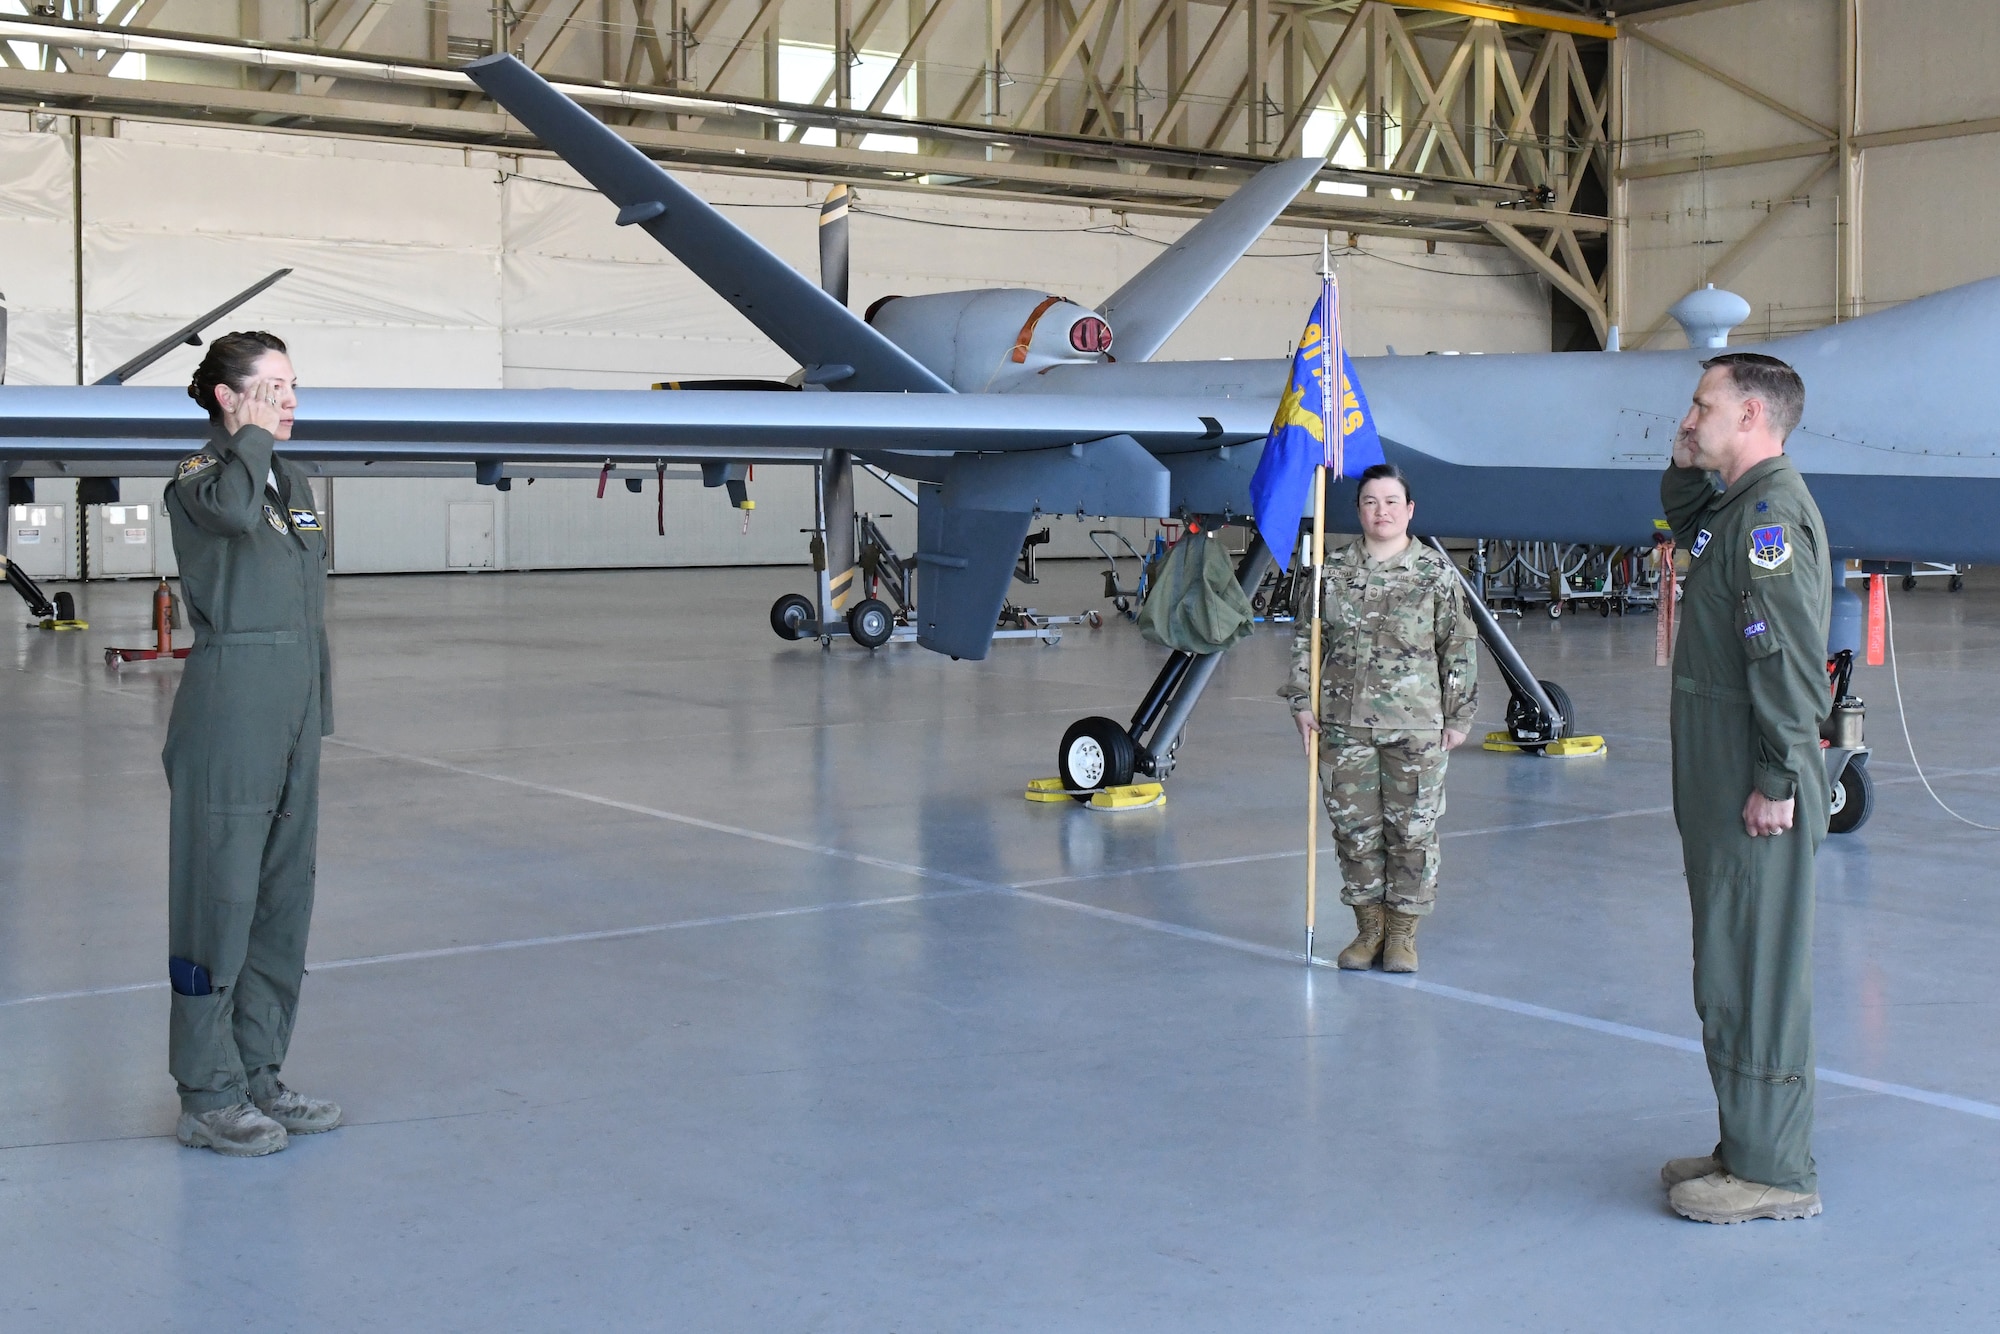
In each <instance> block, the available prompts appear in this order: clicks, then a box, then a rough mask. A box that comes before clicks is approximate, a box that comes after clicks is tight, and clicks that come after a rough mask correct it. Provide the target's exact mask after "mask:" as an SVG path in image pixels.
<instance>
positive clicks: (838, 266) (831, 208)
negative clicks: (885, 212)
mask: <svg viewBox="0 0 2000 1334" xmlns="http://www.w3.org/2000/svg"><path fill="white" fill-rule="evenodd" d="M852 202H853V196H852V194H851V193H850V192H849V191H848V188H847V187H846V186H844V185H836V186H834V187H833V188H832V189H831V190H828V191H827V192H826V202H825V203H823V204H821V205H820V206H819V286H820V290H821V291H823V292H825V293H826V294H827V295H828V296H830V297H832V298H833V299H834V300H835V301H838V302H839V303H840V304H841V305H843V306H844V305H846V304H847V208H848V205H849V204H851V203H852Z"/></svg>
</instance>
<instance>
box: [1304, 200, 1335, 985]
mask: <svg viewBox="0 0 2000 1334" xmlns="http://www.w3.org/2000/svg"><path fill="white" fill-rule="evenodd" d="M1319 276H1320V283H1321V288H1320V290H1321V292H1322V293H1323V294H1325V295H1326V296H1327V297H1328V300H1327V303H1326V322H1327V327H1326V328H1324V329H1322V330H1320V365H1321V374H1320V398H1319V404H1320V421H1321V422H1322V423H1323V429H1324V435H1325V437H1326V443H1327V444H1328V445H1329V446H1331V449H1330V451H1329V453H1330V456H1331V459H1332V466H1333V469H1334V474H1333V475H1334V476H1335V477H1339V476H1340V471H1339V470H1340V468H1341V466H1342V463H1341V446H1342V444H1343V443H1344V442H1343V440H1342V436H1343V435H1344V434H1345V431H1344V430H1343V423H1344V421H1345V414H1343V413H1342V412H1341V403H1342V387H1341V361H1340V291H1339V289H1338V288H1336V287H1335V286H1334V284H1333V256H1332V253H1331V249H1330V246H1329V243H1328V242H1327V240H1326V238H1325V237H1321V238H1320V261H1319ZM1327 458H1328V454H1324V453H1323V454H1322V456H1321V459H1320V463H1319V466H1318V467H1316V468H1314V469H1313V528H1312V637H1311V640H1310V654H1311V656H1310V657H1309V659H1308V663H1309V666H1308V668H1307V682H1308V689H1309V690H1310V692H1311V693H1310V695H1309V697H1308V699H1307V707H1309V708H1310V709H1311V710H1312V711H1313V717H1314V719H1315V721H1317V719H1318V717H1319V692H1320V643H1321V632H1322V621H1321V608H1320V588H1321V585H1322V584H1323V583H1324V582H1325V581H1324V579H1323V578H1322V574H1323V566H1324V565H1325V563H1326V474H1327ZM1309 735H1310V736H1311V738H1312V740H1311V743H1310V744H1309V745H1308V747H1307V760H1306V793H1307V796H1306V966H1307V967H1311V966H1312V961H1313V929H1314V927H1315V925H1316V923H1317V919H1318V916H1319V822H1320V818H1321V815H1320V812H1321V805H1322V804H1321V795H1320V782H1319V748H1320V740H1321V736H1320V733H1319V731H1318V730H1317V729H1315V730H1314V731H1312V732H1311V733H1310V734H1309Z"/></svg>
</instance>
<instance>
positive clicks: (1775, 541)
mask: <svg viewBox="0 0 2000 1334" xmlns="http://www.w3.org/2000/svg"><path fill="white" fill-rule="evenodd" d="M1791 558H1792V545H1791V543H1790V542H1788V541H1787V540H1786V539H1785V525H1783V524H1781V523H1774V524H1771V525H1770V526H1768V527H1765V528H1752V529H1751V530H1750V563H1751V564H1752V565H1754V566H1756V567H1757V568H1758V569H1760V570H1776V569H1778V568H1780V567H1782V566H1783V565H1784V564H1785V562H1787V561H1789V560H1790V559H1791Z"/></svg>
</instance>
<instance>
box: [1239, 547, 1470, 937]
mask: <svg viewBox="0 0 2000 1334" xmlns="http://www.w3.org/2000/svg"><path fill="white" fill-rule="evenodd" d="M1303 596H1304V597H1310V596H1311V593H1310V590H1309V589H1308V590H1307V591H1306V592H1305V593H1304V594H1303ZM1463 596H1464V595H1463V593H1462V592H1461V590H1460V586H1459V580H1458V572H1457V571H1456V570H1455V569H1454V568H1453V567H1452V565H1451V562H1450V561H1448V560H1447V559H1445V557H1443V556H1441V555H1439V554H1438V552H1437V551H1436V550H1434V549H1433V548H1431V547H1429V546H1426V545H1424V544H1423V543H1421V542H1416V541H1412V542H1411V543H1410V545H1409V546H1407V547H1406V548H1404V549H1403V550H1402V551H1401V552H1400V553H1398V554H1397V555H1395V556H1391V557H1390V558H1389V559H1387V560H1382V561H1378V560H1375V559H1374V558H1372V557H1370V556H1369V555H1368V549H1367V547H1366V546H1365V545H1364V544H1363V543H1362V542H1361V541H1359V540H1358V539H1357V540H1356V541H1354V542H1352V543H1350V544H1349V545H1347V546H1345V547H1342V548H1341V549H1340V550H1338V551H1336V552H1334V553H1332V554H1331V555H1330V556H1329V557H1328V558H1327V562H1326V564H1325V565H1324V566H1323V567H1322V568H1321V571H1320V599H1321V601H1320V615H1321V617H1322V618H1323V620H1324V622H1325V624H1324V627H1323V631H1322V636H1321V641H1320V642H1321V662H1320V699H1319V723H1320V730H1321V732H1322V733H1323V736H1322V740H1321V743H1320V789H1321V791H1322V793H1323V794H1324V796H1325V800H1326V811H1327V814H1328V815H1329V816H1330V817H1331V818H1332V821H1333V841H1334V848H1335V851H1336V853H1337V855H1338V856H1339V859H1340V869H1341V879H1342V888H1341V892H1340V898H1341V902H1343V903H1346V904H1349V905H1359V904H1365V903H1386V904H1387V905H1388V906H1389V907H1390V908H1392V909H1393V910H1395V911H1397V912H1400V913H1406V914H1409V915H1411V916H1422V915H1423V914H1425V913H1428V912H1429V911H1430V910H1431V906H1432V904H1433V903H1434V902H1435V901H1436V899H1437V877H1438V840H1437V823H1438V818H1439V817H1440V816H1442V815H1443V814H1444V773H1445V761H1446V759H1447V757H1448V755H1449V752H1448V751H1447V750H1446V749H1445V746H1444V736H1443V732H1444V729H1446V728H1451V729H1453V730H1456V731H1461V732H1465V731H1470V730H1471V728H1472V715H1473V713H1474V711H1475V710H1476V708H1477V707H1478V699H1477V696H1478V688H1479V670H1478V665H1477V662H1476V660H1475V657H1474V647H1473V646H1474V642H1475V641H1474V638H1473V629H1472V622H1471V618H1470V617H1469V616H1468V615H1467V614H1466V611H1465V608H1464V605H1463V603H1462V601H1461V599H1462V598H1463ZM1311 643H1312V641H1311V606H1310V604H1309V603H1303V602H1302V604H1301V605H1300V606H1299V607H1298V609H1297V620H1296V622H1295V628H1294V629H1293V632H1292V675H1291V679H1290V680H1289V681H1287V682H1286V683H1285V685H1284V686H1283V687H1282V688H1280V689H1279V691H1278V694H1279V695H1280V696H1281V697H1282V698H1283V699H1284V700H1285V702H1286V703H1288V704H1290V705H1291V707H1292V709H1293V711H1294V712H1297V711H1299V710H1301V709H1303V708H1305V707H1306V700H1307V699H1308V698H1310V694H1311V689H1312V686H1311V677H1310V675H1309V671H1310V668H1311V658H1312V648H1311Z"/></svg>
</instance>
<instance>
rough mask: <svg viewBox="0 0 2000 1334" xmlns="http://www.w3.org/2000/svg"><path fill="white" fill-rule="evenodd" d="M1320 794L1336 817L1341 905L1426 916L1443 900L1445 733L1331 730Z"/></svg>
mask: <svg viewBox="0 0 2000 1334" xmlns="http://www.w3.org/2000/svg"><path fill="white" fill-rule="evenodd" d="M1319 753H1320V765H1319V781H1320V791H1321V793H1322V794H1323V795H1324V796H1325V798H1326V813H1327V814H1328V815H1330V816H1332V817H1333V845H1334V850H1335V852H1336V853H1337V854H1338V855H1339V858H1340V875H1341V882H1342V883H1341V888H1340V901H1341V902H1342V903H1346V904H1350V905H1352V904H1357V903H1387V904H1388V905H1389V906H1390V907H1391V908H1393V909H1395V910H1396V911H1397V912H1402V913H1409V914H1411V915H1413V916H1422V915H1423V914H1425V913H1427V912H1429V911H1430V910H1431V905H1432V904H1433V903H1434V902H1435V901H1436V899H1437V878H1438V839H1437V823H1438V817H1439V816H1441V815H1443V814H1444V767H1445V760H1446V759H1447V758H1448V757H1449V755H1450V752H1449V751H1447V750H1446V749H1445V748H1444V737H1443V735H1442V734H1441V733H1438V732H1398V731H1389V730H1386V729H1371V728H1366V727H1358V728H1346V727H1336V726H1329V727H1327V728H1326V729H1325V735H1324V736H1323V737H1321V739H1320V752H1319Z"/></svg>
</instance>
